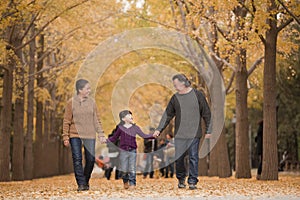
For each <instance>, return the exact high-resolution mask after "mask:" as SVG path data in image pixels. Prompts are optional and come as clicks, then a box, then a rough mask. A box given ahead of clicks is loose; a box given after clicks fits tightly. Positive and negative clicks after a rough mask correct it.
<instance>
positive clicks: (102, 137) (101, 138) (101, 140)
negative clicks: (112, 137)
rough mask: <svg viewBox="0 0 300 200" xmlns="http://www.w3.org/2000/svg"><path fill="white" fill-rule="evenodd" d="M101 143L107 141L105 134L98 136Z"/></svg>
mask: <svg viewBox="0 0 300 200" xmlns="http://www.w3.org/2000/svg"><path fill="white" fill-rule="evenodd" d="M98 138H99V142H100V144H104V143H106V138H105V137H104V136H100V135H99V136H98Z"/></svg>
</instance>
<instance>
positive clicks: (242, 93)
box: [235, 49, 251, 178]
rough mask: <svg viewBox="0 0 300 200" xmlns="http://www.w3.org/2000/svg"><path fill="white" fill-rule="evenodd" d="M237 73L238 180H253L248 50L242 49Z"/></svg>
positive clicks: (238, 58)
mask: <svg viewBox="0 0 300 200" xmlns="http://www.w3.org/2000/svg"><path fill="white" fill-rule="evenodd" d="M236 63H237V67H238V69H237V71H236V91H235V94H236V165H235V167H236V174H235V177H236V178H251V169H250V162H249V134H248V129H249V127H248V126H249V123H248V105H247V97H248V88H247V78H248V73H247V69H246V50H245V49H241V50H240V55H239V56H237V59H236Z"/></svg>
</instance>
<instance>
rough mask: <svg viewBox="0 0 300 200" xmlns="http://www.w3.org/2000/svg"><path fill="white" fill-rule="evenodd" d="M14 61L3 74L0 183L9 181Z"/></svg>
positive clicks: (11, 60)
mask: <svg viewBox="0 0 300 200" xmlns="http://www.w3.org/2000/svg"><path fill="white" fill-rule="evenodd" d="M14 65H15V61H14V59H13V58H12V57H10V58H9V59H8V65H7V68H8V69H9V70H4V74H3V96H2V108H3V109H2V111H1V122H0V123H1V132H0V138H1V139H0V147H1V148H0V171H1V173H0V181H9V180H10V171H9V163H10V136H11V131H12V130H11V123H12V89H13V70H12V69H13V68H14Z"/></svg>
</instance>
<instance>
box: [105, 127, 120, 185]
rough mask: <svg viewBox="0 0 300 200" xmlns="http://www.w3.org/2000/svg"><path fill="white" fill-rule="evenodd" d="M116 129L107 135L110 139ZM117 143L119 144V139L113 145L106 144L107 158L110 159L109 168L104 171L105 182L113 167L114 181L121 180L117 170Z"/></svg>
mask: <svg viewBox="0 0 300 200" xmlns="http://www.w3.org/2000/svg"><path fill="white" fill-rule="evenodd" d="M117 128H118V127H116V128H115V129H114V130H113V131H112V133H111V134H109V136H108V137H112V136H113V135H114V133H115V132H116V129H117ZM119 143H120V140H119V139H118V140H117V141H116V142H114V143H112V142H108V143H107V148H108V157H109V159H110V166H109V167H108V168H107V169H106V170H105V177H106V179H107V180H110V177H111V173H112V171H113V169H114V167H116V171H115V179H116V180H118V179H119V178H121V174H120V171H119V169H118V168H119Z"/></svg>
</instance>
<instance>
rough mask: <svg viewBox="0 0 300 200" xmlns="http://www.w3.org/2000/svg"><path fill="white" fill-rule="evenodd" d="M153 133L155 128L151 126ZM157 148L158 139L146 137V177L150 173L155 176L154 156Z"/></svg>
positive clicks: (151, 132) (151, 176)
mask: <svg viewBox="0 0 300 200" xmlns="http://www.w3.org/2000/svg"><path fill="white" fill-rule="evenodd" d="M149 131H150V133H149V134H151V135H153V133H154V131H155V129H154V128H152V127H151V128H150V129H149ZM156 150H157V140H156V139H144V153H145V156H146V166H145V169H144V173H143V175H144V178H146V177H147V175H148V174H149V176H150V178H153V175H154V171H153V156H154V151H156Z"/></svg>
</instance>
